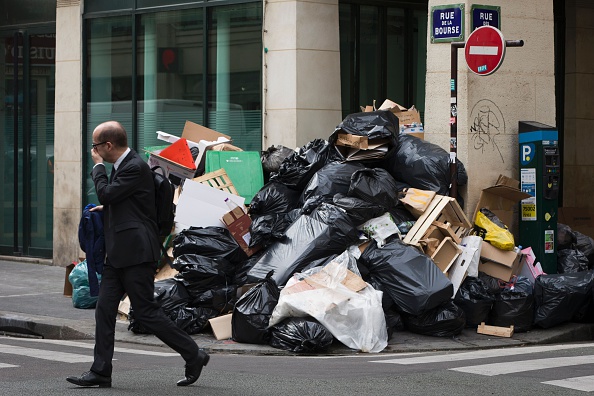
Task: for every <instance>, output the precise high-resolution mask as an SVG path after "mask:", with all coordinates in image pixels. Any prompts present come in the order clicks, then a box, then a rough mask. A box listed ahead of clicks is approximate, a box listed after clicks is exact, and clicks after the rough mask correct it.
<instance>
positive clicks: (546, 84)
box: [424, 0, 556, 226]
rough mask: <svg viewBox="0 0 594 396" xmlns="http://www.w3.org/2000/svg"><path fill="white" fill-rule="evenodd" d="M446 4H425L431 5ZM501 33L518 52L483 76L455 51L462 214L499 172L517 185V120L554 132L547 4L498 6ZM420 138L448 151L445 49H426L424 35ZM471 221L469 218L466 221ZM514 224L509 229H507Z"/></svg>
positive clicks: (511, 1)
mask: <svg viewBox="0 0 594 396" xmlns="http://www.w3.org/2000/svg"><path fill="white" fill-rule="evenodd" d="M458 3H464V4H465V36H464V37H465V40H466V38H468V35H469V34H470V28H471V26H470V21H471V18H470V11H471V5H472V4H473V3H475V2H470V1H468V2H458ZM445 4H452V3H451V2H448V1H438V0H429V23H428V24H429V29H431V26H430V25H431V12H430V11H431V7H432V6H437V5H445ZM489 5H493V6H500V7H501V15H500V17H501V31H502V33H503V35H504V37H505V39H506V40H520V39H521V40H524V42H525V45H524V47H519V48H518V47H516V48H508V49H507V51H506V55H505V59H504V61H503V64H502V65H501V67H500V68H499V70H498V71H497V72H495V73H494V74H492V75H489V76H478V75H475V74H474V73H472V72H471V71H469V70H468V67H467V66H466V62H465V60H464V51H463V49H459V50H458V150H457V152H458V158H459V159H460V160H461V161H462V163H463V164H464V165H465V167H466V170H467V172H468V177H469V182H468V185H467V186H466V187H462V188H461V192H462V195H463V197H464V198H465V202H466V205H465V208H464V209H465V212H466V214H467V215H468V216H469V218H470V216H471V215H472V213H473V212H474V208H475V206H476V204H477V202H478V198H479V195H480V192H481V190H482V189H483V188H485V187H488V186H490V185H492V184H494V183H495V181H496V180H497V177H498V176H499V174H503V175H506V176H509V177H513V178H515V179H519V170H518V121H520V120H522V121H539V122H541V123H544V124H548V125H553V126H555V125H556V124H555V76H554V52H553V41H554V40H553V39H554V36H553V32H554V21H553V1H552V0H525V1H521V2H519V1H516V0H499V1H490V2H489ZM427 40H428V43H427V79H426V98H427V99H426V101H425V109H426V110H425V123H424V127H425V139H426V140H428V141H430V142H433V143H436V144H439V145H440V146H441V147H443V148H444V149H445V150H447V151H449V138H450V126H449V117H450V69H451V66H450V44H449V43H436V44H432V43H431V34H430V32H428V34H427ZM471 220H472V219H471ZM510 226H513V225H510Z"/></svg>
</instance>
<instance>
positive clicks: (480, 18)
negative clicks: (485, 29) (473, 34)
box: [470, 4, 501, 31]
mask: <svg viewBox="0 0 594 396" xmlns="http://www.w3.org/2000/svg"><path fill="white" fill-rule="evenodd" d="M500 12H501V7H496V6H486V5H478V4H473V5H472V7H471V12H470V15H471V17H472V31H474V30H475V29H476V28H479V27H481V26H493V27H495V28H497V29H500V30H501V27H500V25H501V24H500V22H499V15H500Z"/></svg>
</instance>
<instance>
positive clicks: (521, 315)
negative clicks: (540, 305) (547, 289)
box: [488, 276, 534, 333]
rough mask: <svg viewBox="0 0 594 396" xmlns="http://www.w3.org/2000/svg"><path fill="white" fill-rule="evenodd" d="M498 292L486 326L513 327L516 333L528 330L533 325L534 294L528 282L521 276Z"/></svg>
mask: <svg viewBox="0 0 594 396" xmlns="http://www.w3.org/2000/svg"><path fill="white" fill-rule="evenodd" d="M500 290H501V291H500V293H499V294H497V295H496V297H495V302H494V303H493V307H492V308H491V312H490V313H489V321H488V324H490V325H493V326H501V327H509V326H511V325H513V326H514V332H516V333H521V332H524V331H528V330H530V329H531V328H532V325H533V323H534V293H533V289H532V283H531V282H530V280H529V279H528V278H526V277H523V276H518V277H514V278H513V280H512V281H511V282H509V283H507V284H506V285H505V287H503V288H502V289H500Z"/></svg>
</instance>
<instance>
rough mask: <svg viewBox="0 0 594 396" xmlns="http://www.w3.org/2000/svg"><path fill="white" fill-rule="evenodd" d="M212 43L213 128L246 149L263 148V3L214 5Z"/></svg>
mask: <svg viewBox="0 0 594 396" xmlns="http://www.w3.org/2000/svg"><path fill="white" fill-rule="evenodd" d="M211 10H212V14H211V18H210V19H211V23H210V27H211V30H210V31H209V47H208V55H209V62H208V87H209V89H208V106H209V108H208V110H209V111H208V114H209V119H208V121H209V128H211V129H214V130H216V131H218V132H220V133H224V134H227V135H229V136H231V137H232V138H233V144H234V145H236V146H238V147H241V148H242V149H243V150H246V151H249V150H252V151H253V150H255V151H259V150H261V147H262V110H261V109H262V100H261V88H260V87H261V85H262V84H261V75H262V16H261V15H262V6H261V4H260V3H250V4H237V5H232V6H225V7H216V8H211Z"/></svg>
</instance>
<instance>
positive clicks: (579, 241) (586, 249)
mask: <svg viewBox="0 0 594 396" xmlns="http://www.w3.org/2000/svg"><path fill="white" fill-rule="evenodd" d="M573 233H574V234H575V238H576V242H575V245H574V246H573V247H574V248H576V249H577V250H579V251H580V252H582V253H584V256H586V258H587V259H588V262H589V263H590V265H589V267H590V269H591V268H592V267H594V239H592V238H590V237H589V236H588V235H584V234H582V233H581V232H579V231H575V230H574V231H573Z"/></svg>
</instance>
